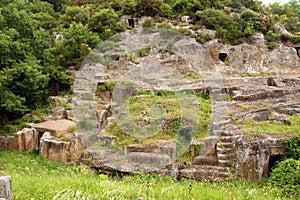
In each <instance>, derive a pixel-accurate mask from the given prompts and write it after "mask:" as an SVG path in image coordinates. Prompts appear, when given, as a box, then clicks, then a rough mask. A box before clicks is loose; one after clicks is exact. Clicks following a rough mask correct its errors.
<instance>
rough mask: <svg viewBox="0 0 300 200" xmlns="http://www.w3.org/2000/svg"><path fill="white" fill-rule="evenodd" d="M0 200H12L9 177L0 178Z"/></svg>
mask: <svg viewBox="0 0 300 200" xmlns="http://www.w3.org/2000/svg"><path fill="white" fill-rule="evenodd" d="M0 199H5V200H12V189H11V179H10V177H9V176H0Z"/></svg>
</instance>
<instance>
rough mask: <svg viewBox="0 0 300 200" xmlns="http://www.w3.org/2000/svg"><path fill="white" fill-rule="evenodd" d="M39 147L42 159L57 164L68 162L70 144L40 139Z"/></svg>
mask: <svg viewBox="0 0 300 200" xmlns="http://www.w3.org/2000/svg"><path fill="white" fill-rule="evenodd" d="M40 145H41V146H40V154H41V156H43V157H44V158H46V159H48V160H54V161H58V162H68V161H70V142H63V141H56V140H52V139H42V140H41V143H40Z"/></svg>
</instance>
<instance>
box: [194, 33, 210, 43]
mask: <svg viewBox="0 0 300 200" xmlns="http://www.w3.org/2000/svg"><path fill="white" fill-rule="evenodd" d="M212 39H213V36H212V35H209V34H203V33H198V34H197V35H196V41H197V42H199V43H200V44H203V43H205V42H207V41H209V40H212Z"/></svg>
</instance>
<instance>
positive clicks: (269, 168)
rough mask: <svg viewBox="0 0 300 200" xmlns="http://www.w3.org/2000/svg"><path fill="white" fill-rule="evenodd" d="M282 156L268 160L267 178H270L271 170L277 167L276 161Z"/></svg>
mask: <svg viewBox="0 0 300 200" xmlns="http://www.w3.org/2000/svg"><path fill="white" fill-rule="evenodd" d="M281 158H282V155H272V156H270V158H269V167H268V177H270V175H271V173H272V170H273V168H274V167H275V166H276V165H277V163H278V161H280V160H281Z"/></svg>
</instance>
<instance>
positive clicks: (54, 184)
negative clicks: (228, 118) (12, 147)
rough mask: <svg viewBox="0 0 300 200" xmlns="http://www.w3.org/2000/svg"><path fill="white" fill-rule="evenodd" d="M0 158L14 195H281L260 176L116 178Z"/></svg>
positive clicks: (7, 155)
mask: <svg viewBox="0 0 300 200" xmlns="http://www.w3.org/2000/svg"><path fill="white" fill-rule="evenodd" d="M0 158H1V159H0V175H9V176H11V177H12V188H13V198H14V199H15V200H28V199H40V200H48V199H60V200H61V199H93V200H94V199H95V200H96V199H97V200H98V199H118V200H123V199H124V200H125V199H126V200H127V199H133V200H137V199H138V198H139V197H141V198H142V199H144V200H146V199H147V200H148V199H157V200H160V199H204V200H208V199H220V200H223V199H247V200H252V199H253V200H254V199H267V200H268V199H270V200H273V199H283V198H281V190H280V189H278V188H276V187H271V186H268V185H267V184H266V183H264V182H259V183H251V182H240V181H233V182H223V183H211V182H197V181H193V180H185V179H183V180H181V181H175V180H174V178H173V177H161V176H159V175H148V174H136V175H135V176H134V177H127V178H126V179H125V180H123V181H120V180H116V179H113V178H109V177H107V176H106V175H103V174H97V173H96V174H93V175H88V174H85V173H81V172H80V169H81V168H80V166H78V165H72V166H66V165H63V164H61V163H57V162H51V161H47V160H44V159H43V158H41V157H39V156H37V155H34V154H25V153H16V152H5V151H0ZM83 171H85V170H83ZM190 184H191V185H190Z"/></svg>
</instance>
